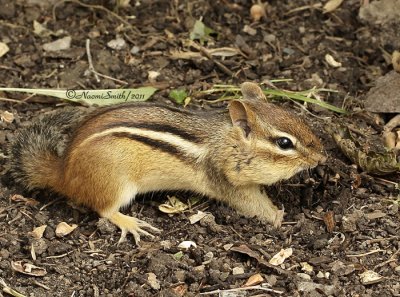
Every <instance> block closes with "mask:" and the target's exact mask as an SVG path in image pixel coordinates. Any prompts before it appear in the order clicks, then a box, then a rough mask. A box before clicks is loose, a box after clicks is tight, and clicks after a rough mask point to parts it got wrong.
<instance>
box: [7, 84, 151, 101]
mask: <svg viewBox="0 0 400 297" xmlns="http://www.w3.org/2000/svg"><path fill="white" fill-rule="evenodd" d="M156 90H157V89H156V88H153V87H142V88H137V89H104V90H73V89H70V90H53V89H25V88H0V91H5V92H22V93H32V94H35V95H45V96H51V97H56V98H60V99H65V100H69V101H73V102H85V103H86V104H89V105H91V104H97V105H109V104H116V103H122V102H129V101H146V100H148V99H149V98H150V97H151V96H152V95H153V94H154V92H155V91H156Z"/></svg>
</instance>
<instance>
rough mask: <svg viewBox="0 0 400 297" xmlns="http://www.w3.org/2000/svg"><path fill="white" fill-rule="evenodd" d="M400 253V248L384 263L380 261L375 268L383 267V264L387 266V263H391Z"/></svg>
mask: <svg viewBox="0 0 400 297" xmlns="http://www.w3.org/2000/svg"><path fill="white" fill-rule="evenodd" d="M399 253H400V249H397V251H396V252H394V254H393V255H392V256H391V257H390V258H389V259H388V260H386V261H385V262H382V263H379V264H377V265H375V267H374V270H375V269H377V268H380V267H383V266H385V265H386V264H389V263H391V262H394V261H396V258H397V255H398V254H399Z"/></svg>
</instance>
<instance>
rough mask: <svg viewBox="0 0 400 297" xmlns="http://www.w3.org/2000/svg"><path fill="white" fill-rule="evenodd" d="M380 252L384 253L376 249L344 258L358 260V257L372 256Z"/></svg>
mask: <svg viewBox="0 0 400 297" xmlns="http://www.w3.org/2000/svg"><path fill="white" fill-rule="evenodd" d="M380 252H384V250H381V249H377V250H372V251H369V252H367V253H363V254H357V255H346V257H356V258H358V257H364V256H368V255H372V254H376V253H380Z"/></svg>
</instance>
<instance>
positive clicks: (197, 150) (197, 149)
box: [78, 127, 207, 158]
mask: <svg viewBox="0 0 400 297" xmlns="http://www.w3.org/2000/svg"><path fill="white" fill-rule="evenodd" d="M116 133H125V134H120V135H124V137H128V135H132V137H131V136H129V138H132V139H133V138H134V136H136V137H137V139H139V137H140V141H141V142H142V143H144V142H145V141H147V144H148V145H150V143H152V144H153V145H151V146H154V147H155V146H157V145H158V146H159V147H160V148H161V147H162V146H163V147H164V149H165V150H167V151H169V152H171V153H172V150H173V149H172V147H173V148H175V150H176V151H179V152H180V153H181V154H185V155H188V156H192V157H194V158H203V157H204V156H205V155H206V153H207V149H206V148H205V147H203V146H200V145H197V144H196V143H193V142H191V141H188V140H186V139H183V138H182V137H180V136H179V135H174V134H170V133H165V132H159V131H151V130H146V129H141V128H130V127H116V128H111V129H107V130H104V131H102V132H99V133H95V134H93V135H91V136H89V137H88V138H86V139H85V140H83V141H82V142H81V143H80V144H79V145H78V146H82V145H85V144H86V143H88V142H90V141H92V140H96V139H97V138H99V137H104V136H106V135H112V134H116ZM116 135H118V134H116ZM145 139H148V140H145ZM151 141H153V142H151ZM161 143H164V145H162V144H161ZM167 146H168V149H167Z"/></svg>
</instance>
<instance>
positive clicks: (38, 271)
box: [11, 261, 47, 276]
mask: <svg viewBox="0 0 400 297" xmlns="http://www.w3.org/2000/svg"><path fill="white" fill-rule="evenodd" d="M11 268H12V269H13V270H15V271H17V272H20V273H23V274H27V275H32V276H45V275H46V274H47V271H46V269H44V268H41V267H38V266H35V265H33V264H30V263H26V262H24V261H15V262H14V261H11Z"/></svg>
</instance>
